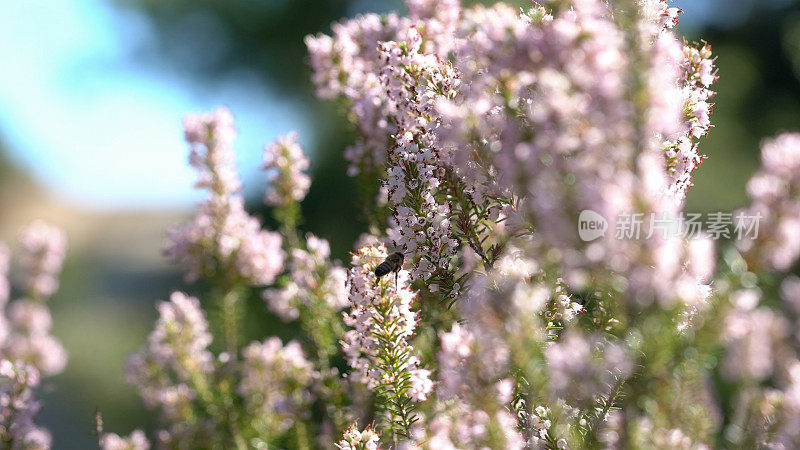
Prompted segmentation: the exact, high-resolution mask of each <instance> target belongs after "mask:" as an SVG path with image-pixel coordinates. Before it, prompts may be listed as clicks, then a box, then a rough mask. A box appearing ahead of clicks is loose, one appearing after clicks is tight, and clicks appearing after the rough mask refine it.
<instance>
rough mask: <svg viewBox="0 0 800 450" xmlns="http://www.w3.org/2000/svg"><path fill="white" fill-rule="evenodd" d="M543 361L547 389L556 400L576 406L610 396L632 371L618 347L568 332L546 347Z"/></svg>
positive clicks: (631, 366)
mask: <svg viewBox="0 0 800 450" xmlns="http://www.w3.org/2000/svg"><path fill="white" fill-rule="evenodd" d="M545 359H546V361H547V370H548V379H549V381H550V389H551V390H552V391H553V393H554V394H555V395H556V396H558V397H561V398H568V399H572V400H575V401H577V402H585V401H587V400H589V401H590V400H592V399H594V397H595V396H597V395H604V394H608V393H611V392H612V390H613V387H614V384H615V383H617V380H619V379H625V378H627V377H628V375H630V374H631V371H632V370H633V363H632V361H631V359H630V358H629V357H628V356H627V355H626V354H625V351H624V348H623V347H622V345H621V344H619V343H614V342H602V341H601V340H599V339H598V338H597V337H596V336H583V335H580V334H579V333H577V332H572V331H570V332H568V333H567V334H566V336H564V337H562V338H561V340H560V341H558V342H555V343H553V344H552V345H550V346H548V347H547V349H546V350H545Z"/></svg>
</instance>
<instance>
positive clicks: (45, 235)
mask: <svg viewBox="0 0 800 450" xmlns="http://www.w3.org/2000/svg"><path fill="white" fill-rule="evenodd" d="M20 244H21V249H20V257H19V260H20V266H21V269H22V274H21V283H22V285H23V287H24V289H25V291H26V293H27V294H28V295H30V296H31V297H33V298H34V299H46V298H47V297H50V296H52V295H53V294H54V293H55V292H56V291H57V290H58V275H59V274H60V273H61V266H62V264H63V262H64V257H65V256H66V250H67V238H66V235H65V234H64V232H63V231H61V230H60V229H58V228H56V227H52V226H49V225H47V224H45V223H44V222H41V221H36V222H33V223H32V224H31V225H30V226H29V227H28V228H26V229H25V230H23V232H22V236H21V237H20Z"/></svg>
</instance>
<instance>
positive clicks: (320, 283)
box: [262, 234, 349, 321]
mask: <svg viewBox="0 0 800 450" xmlns="http://www.w3.org/2000/svg"><path fill="white" fill-rule="evenodd" d="M306 248H307V250H302V249H299V248H295V249H292V251H291V253H290V258H289V264H288V266H289V267H288V268H289V275H290V279H289V281H288V282H287V284H286V285H285V286H284V287H282V288H272V289H267V290H265V291H264V292H263V293H262V297H263V298H264V300H266V302H267V307H268V308H269V310H270V311H272V312H273V313H275V314H276V315H277V316H278V317H280V318H281V319H283V320H284V321H290V320H295V319H297V318H298V316H299V314H300V311H299V309H298V308H299V306H300V305H305V306H307V307H309V306H311V304H312V303H313V302H316V301H319V302H321V303H322V304H324V305H326V306H327V307H328V308H330V309H331V310H332V311H334V312H338V311H340V310H342V309H344V308H345V307H346V306H347V305H348V304H349V302H348V301H347V289H346V287H345V279H346V278H347V271H346V270H345V269H343V268H342V267H341V266H340V264H339V262H338V261H335V262H331V261H330V245H329V244H328V241H326V240H325V239H322V238H318V237H316V236H314V235H313V234H308V235H307V236H306Z"/></svg>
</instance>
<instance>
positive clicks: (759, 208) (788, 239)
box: [737, 133, 800, 272]
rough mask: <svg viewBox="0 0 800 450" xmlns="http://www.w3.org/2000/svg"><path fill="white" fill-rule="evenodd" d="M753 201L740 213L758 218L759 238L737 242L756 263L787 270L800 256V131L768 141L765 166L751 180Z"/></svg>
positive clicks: (763, 154) (750, 224) (749, 224)
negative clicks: (799, 132)
mask: <svg viewBox="0 0 800 450" xmlns="http://www.w3.org/2000/svg"><path fill="white" fill-rule="evenodd" d="M747 194H748V195H749V196H750V199H751V200H752V203H751V205H750V206H749V207H748V208H746V209H744V210H742V211H739V212H738V213H737V215H739V214H743V215H744V216H745V217H754V218H757V219H753V220H748V221H745V223H744V226H745V227H748V228H750V227H757V228H756V229H755V230H754V231H756V232H757V236H758V239H755V240H752V239H745V240H740V241H738V242H737V244H738V245H739V248H740V249H741V250H742V251H744V252H746V253H747V254H748V255H749V258H750V259H752V263H753V264H758V265H760V266H765V267H768V268H770V269H773V270H777V271H781V272H786V271H788V270H789V269H791V267H792V266H793V265H794V263H795V262H796V261H797V259H798V257H800V197H798V196H800V134H797V133H786V134H782V135H780V136H777V137H775V138H773V139H770V140H767V141H765V142H764V144H763V146H762V149H761V170H759V171H758V173H756V174H755V175H754V176H753V177H752V178H751V179H750V181H749V182H748V183H747Z"/></svg>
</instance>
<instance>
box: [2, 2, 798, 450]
mask: <svg viewBox="0 0 800 450" xmlns="http://www.w3.org/2000/svg"><path fill="white" fill-rule="evenodd" d="M74 1H75V2H78V3H81V4H82V5H84V6H86V5H88V6H89V7H91V6H92V5H93V3H92V2H85V1H81V0H74ZM62 3H63V2H62ZM524 3H526V2H520V3H519V4H520V5H522V4H524ZM46 5H47V3H45V2H42V4H41V5H39V6H41V7H42V14H47V11H46V10H47V8H46ZM677 5H678V6H681V7H683V8H684V9H685V10H686V14H685V15H684V16H683V17H682V24H681V32H682V33H683V34H684V35H685V36H686V37H687V39H689V40H697V39H699V38H700V37H702V38H703V39H704V40H706V41H708V42H710V43H711V44H712V46H713V49H714V53H715V54H716V55H717V58H718V59H717V65H718V67H719V73H720V81H719V83H718V84H717V85H716V87H715V90H716V91H717V92H718V95H717V97H716V99H715V103H716V105H715V108H714V116H713V121H714V123H715V128H714V129H713V130H712V132H711V134H710V135H709V136H708V137H707V138H706V139H705V140H704V141H703V143H702V147H701V148H702V150H703V151H704V152H705V153H706V154H707V155H708V156H709V158H708V160H707V161H705V162H704V164H703V166H702V167H701V168H700V169H699V171H698V172H696V175H695V187H694V189H693V190H692V191H691V192H690V195H689V198H688V200H687V208H688V209H689V210H691V211H695V212H709V211H726V210H732V209H734V208H736V207H738V206H741V205H742V204H744V202H745V199H744V184H745V182H746V180H747V178H748V177H749V175H750V174H751V173H752V172H753V171H754V170H755V169H756V166H757V160H758V144H759V141H760V140H761V139H762V138H764V137H767V136H770V135H773V134H775V133H777V132H779V131H783V130H793V129H800V120H799V119H800V83H798V75H800V5H798V4H797V3H796V2H793V1H757V0H750V1H747V0H716V1H715V0H703V1H700V0H686V1H684V2H680V1H679V2H677ZM103 7H104V8H106V9H105V11H106V14H105V15H104V16H103V17H106V18H107V17H114V18H115V19H114V20H121V21H125V20H129V21H130V20H132V21H134V23H135V24H136V26H132V27H119V28H118V30H119V35H117V36H115V39H119V40H121V41H123V42H129V43H130V45H129V46H128V47H127V48H129V49H131V51H130V52H129V53H127V54H125V55H124V60H125V61H126V64H129V65H130V66H131V67H135V68H136V70H138V71H145V72H147V73H150V74H152V76H153V77H156V78H157V77H164V79H169V80H170V83H171V85H172V86H192V89H193V92H195V93H197V92H200V94H197V95H200V96H202V95H203V93H204V92H217V94H215V95H214V96H208V97H204V98H206V99H210V100H209V101H217V102H219V103H225V104H230V105H231V107H232V109H233V112H234V113H235V114H238V113H237V109H236V107H235V106H236V101H231V103H229V101H228V100H227V99H226V98H225V95H224V92H225V91H224V90H222V91H220V85H221V84H223V83H228V84H229V83H230V80H231V79H244V80H247V84H246V89H250V90H253V92H256V91H258V90H259V89H262V90H264V91H266V92H269V93H270V94H269V95H268V96H267V97H266V99H267V100H266V102H264V101H263V100H262V101H260V103H256V104H254V105H252V106H253V110H254V114H255V116H256V117H259V118H260V120H261V122H258V121H255V122H254V121H250V122H248V121H245V125H242V124H241V123H240V127H241V128H243V130H242V131H243V134H244V132H245V131H246V132H248V133H249V134H251V135H256V136H258V135H259V132H260V129H259V127H258V124H259V123H261V124H264V123H272V122H273V121H279V122H280V121H281V120H283V119H285V116H286V115H291V116H292V117H299V118H300V119H298V120H299V123H305V124H306V125H305V126H301V127H300V128H301V132H302V133H305V134H304V137H303V142H304V143H305V144H306V146H307V150H308V152H309V153H310V154H311V156H312V160H313V179H314V183H313V185H312V188H311V191H310V193H309V195H308V198H307V199H306V201H305V202H304V203H303V212H304V215H305V217H306V222H305V224H304V225H303V229H305V230H308V231H312V232H314V233H316V234H318V235H320V236H324V237H326V238H328V239H330V240H331V242H332V248H333V253H334V256H335V257H336V258H339V259H344V258H345V256H346V252H347V251H348V250H350V246H351V243H352V242H353V240H354V239H355V238H356V237H357V236H358V234H359V233H360V232H361V231H362V229H363V224H362V223H361V222H359V220H358V219H357V218H358V217H359V210H358V208H357V205H356V204H355V199H356V198H357V195H356V193H355V186H354V182H353V181H352V180H350V179H348V178H347V177H346V175H345V170H344V167H345V165H344V163H343V161H342V159H341V153H342V151H343V149H344V147H345V146H346V145H347V144H348V143H349V142H351V141H352V139H353V136H352V134H350V132H349V131H348V130H349V128H348V126H347V125H346V123H345V121H344V119H343V117H342V114H341V112H342V111H341V109H340V107H338V106H337V105H334V104H331V103H327V102H321V101H318V100H316V99H315V98H314V97H313V93H312V89H311V86H310V82H309V73H310V72H309V68H308V66H307V65H306V63H305V61H306V54H305V47H304V45H303V37H304V36H305V35H307V34H309V33H317V32H329V30H330V23H331V22H332V21H335V20H338V19H340V18H342V17H352V16H354V15H355V14H358V13H361V12H366V11H381V12H383V11H389V10H393V9H400V8H401V5H400V3H399V2H395V1H386V2H381V1H368V0H294V1H293V0H120V1H117V2H114V3H108V4H104V6H103ZM12 12H13V11H11V9H10V8H7V7H6V6H0V16H2V15H3V14H11V13H12ZM6 18H8V16H7V17H6ZM11 20H14V18H13V17H12V18H11ZM103 20H105V19H103ZM30 25H31V26H34V25H36V24H30ZM137 30H139V31H141V30H146V31H147V34H148V36H150V38H149V39H147V40H143V39H139V38H138V37H137V36H136V34H135V32H136V31H137ZM16 44H19V45H23V44H22V43H14V42H6V43H4V44H3V46H6V47H9V46H12V47H13V46H14V45H16ZM3 46H0V56H2V52H3V50H4V47H3ZM6 61H8V60H7V59H6ZM99 70H100V72H99V73H100V76H101V77H105V78H106V79H113V77H114V76H116V75H115V73H112V72H108V73H103V71H102V70H103V69H102V68H100V69H99ZM232 77H233V78H232ZM237 77H238V78H237ZM1 79H2V78H0V80H1ZM64 88H65V89H70V86H69V85H66V86H65V87H64ZM219 92H223V94H218V93H219ZM131 95H132V94H131ZM1 97H2V96H1V95H0V100H1V99H2V98H1ZM245 98H246V95H245ZM22 100H25V99H24V98H23V99H22ZM14 101H17V102H19V99H16V100H14ZM74 101H75V107H76V108H78V107H80V106H81V102H82V101H83V99H82V98H81V96H77V97H76V98H75V99H74ZM9 105H11V106H14V105H13V104H10V103H8V102H5V103H3V102H1V101H0V136H3V135H4V134H6V132H8V133H9V135H13V136H17V138H16V139H6V140H0V141H2V142H4V143H3V144H2V145H0V147H2V148H3V150H0V237H2V239H3V240H5V241H7V242H12V241H13V240H14V239H15V237H16V235H17V232H18V231H19V229H20V228H21V227H22V226H23V225H24V224H26V223H28V222H30V221H31V220H33V219H34V218H39V217H41V218H44V219H45V220H47V221H49V222H51V223H53V224H56V225H58V226H61V227H63V228H64V229H65V230H66V231H67V232H68V234H69V237H70V243H71V244H70V252H69V258H68V260H67V263H66V266H65V270H64V275H63V278H62V289H61V291H60V292H59V293H58V294H57V295H56V296H55V298H54V299H53V301H52V304H51V306H52V309H53V312H54V324H55V325H54V334H55V335H56V336H57V337H59V338H60V339H61V340H62V341H63V343H64V345H65V346H66V348H67V349H68V351H69V356H70V359H69V365H68V368H67V370H66V372H65V373H64V374H62V375H60V376H58V377H55V378H52V379H49V380H47V381H46V383H45V386H44V393H43V403H44V409H43V412H42V414H41V415H40V419H41V422H42V423H43V424H44V425H45V426H47V427H48V428H50V429H51V430H52V431H53V433H54V437H55V441H54V448H88V447H89V446H91V445H92V442H93V439H94V438H93V437H92V435H91V429H92V414H93V411H94V409H95V407H98V408H100V410H101V411H102V412H103V415H104V418H105V423H106V427H107V429H108V430H110V431H115V432H120V433H127V432H129V431H131V430H132V429H134V428H136V427H144V428H145V429H147V430H148V431H152V430H153V427H154V425H155V422H156V420H155V417H154V414H152V413H149V412H148V411H146V410H145V409H144V408H143V407H142V405H141V402H140V401H139V398H138V396H137V394H136V392H135V389H134V388H133V387H132V386H129V385H128V384H126V383H125V381H124V373H123V365H124V359H125V356H126V355H127V354H128V353H130V352H132V351H134V350H136V349H137V348H139V347H140V346H141V345H142V344H143V343H144V341H145V338H146V335H147V333H148V332H149V330H150V329H151V328H152V324H153V321H154V319H155V317H156V314H155V310H154V307H153V306H154V304H155V302H156V301H157V300H159V299H165V298H167V297H168V295H169V292H170V291H171V290H173V289H188V290H189V291H192V290H193V289H194V288H193V287H191V286H189V287H187V286H185V285H184V284H183V283H182V281H181V278H180V273H179V272H178V271H177V270H176V269H175V268H174V267H171V266H170V265H169V264H168V263H167V262H166V261H165V260H163V258H161V255H160V249H161V247H162V244H163V236H164V231H165V230H166V229H167V228H168V227H169V226H171V225H172V224H175V223H177V222H180V221H182V220H186V218H188V217H189V216H190V215H191V203H192V202H191V201H187V200H186V199H183V198H182V199H180V200H179V201H175V202H173V201H172V200H170V201H167V202H162V203H159V202H155V203H154V204H155V205H156V206H153V207H149V206H148V203H147V201H139V202H133V203H131V204H126V203H124V202H123V203H120V205H116V204H115V205H114V207H109V206H108V202H106V203H102V202H101V203H99V204H98V203H97V202H93V201H91V200H89V201H86V200H84V199H83V198H82V197H81V196H80V195H73V194H64V192H62V188H61V187H59V186H61V185H59V184H58V182H53V180H50V179H48V175H46V174H47V173H48V172H46V171H45V172H42V170H39V169H40V166H41V167H49V166H48V164H51V161H50V160H49V159H48V156H47V155H48V154H47V153H43V155H44V156H40V157H38V158H28V157H27V156H26V153H28V150H27V147H26V145H27V142H26V141H25V140H24V139H22V140H20V139H19V137H18V136H19V133H17V132H16V131H15V129H14V127H15V126H16V125H15V122H14V117H13V114H12V113H10V112H9V111H13V108H12V107H11V106H9ZM276 105H277V106H276ZM262 106H263V110H264V112H263V114H261V113H260V109H259V108H261V107H262ZM281 123H282V122H281ZM119 126H120V127H126V126H128V124H125V123H122V122H120V123H119ZM169 126H171V127H172V128H173V129H174V135H175V137H176V141H177V140H178V139H179V138H180V135H181V130H180V124H179V120H178V118H175V120H174V122H173V123H171V124H169ZM303 128H305V129H303ZM146 131H147V130H139V131H138V132H139V133H143V134H144V133H146ZM276 131H278V132H285V131H290V130H288V129H285V130H271V131H270V133H272V134H274V132H276ZM264 134H265V135H264V137H263V138H261V141H260V142H261V143H262V144H264V143H266V142H267V141H268V140H270V139H271V138H272V137H274V136H272V135H267V133H266V132H265V133H264ZM90 137H91V136H90ZM174 142H175V141H171V142H170V144H173V143H174ZM248 142H249V141H246V142H245V143H248ZM65 144H66V142H65ZM148 145H151V146H152V145H155V144H154V143H152V142H148ZM51 147H58V146H57V145H55V146H51ZM238 148H239V149H240V151H242V152H243V153H246V154H247V155H249V156H247V157H246V158H245V159H244V161H246V162H257V161H258V155H259V154H260V149H259V148H258V147H257V146H253V147H251V146H248V147H247V148H244V147H243V145H242V144H240V145H239V146H238ZM107 150H108V151H109V152H114V146H113V145H111V146H109V147H108V149H107ZM54 151H55V150H54ZM156 151H157V152H163V153H164V154H177V155H180V158H182V159H185V156H184V155H185V154H186V148H185V147H183V146H180V145H172V146H170V145H167V144H166V143H165V145H164V147H163V148H157V149H156ZM64 156H65V157H67V158H70V157H71V155H69V154H67V155H64ZM81 157H84V156H76V157H75V158H73V159H78V161H77V164H79V165H80V164H81V163H82V162H81V161H80V158H81ZM247 158H249V159H247ZM101 169H102V167H101ZM252 169H253V168H252V167H250V169H249V170H250V172H248V173H250V175H247V178H246V179H247V180H248V184H249V187H250V191H248V192H250V194H251V195H250V196H251V201H250V206H251V209H252V210H253V211H254V212H255V213H257V214H259V215H261V216H262V217H264V218H265V222H266V223H267V224H269V223H270V220H269V211H267V210H265V209H264V208H263V207H261V206H260V190H261V188H263V177H259V176H258V175H252ZM50 170H51V171H52V172H49V173H57V172H58V170H59V169H58V168H57V167H56V168H55V169H53V168H50ZM117 170H119V169H118V168H117ZM129 171H132V172H134V173H131V174H126V175H130V176H132V177H134V179H135V177H137V176H141V177H142V180H146V179H147V176H148V170H147V168H133V167H132V168H130V170H129ZM136 171H141V172H136ZM43 173H44V174H45V175H42V174H43ZM64 176H65V179H64V181H63V182H62V183H63V186H65V187H64V188H63V190H66V191H67V192H72V191H69V189H71V188H72V187H74V185H76V184H81V183H85V182H87V181H86V180H84V179H81V178H79V177H74V178H70V174H69V173H67V174H65V175H64ZM176 176H177V175H176ZM184 179H185V181H186V183H185V184H186V185H187V186H188V185H190V184H191V176H190V175H189V176H187V175H185V174H184V175H183V178H182V179H181V182H183V181H184ZM54 183H55V184H54ZM101 189H102V186H101ZM89 190H90V191H97V190H98V188H91V189H89ZM165 190H168V189H165ZM96 193H97V192H90V194H96ZM156 194H158V193H156ZM258 308H260V306H258ZM264 311H265V309H264ZM263 317H264V322H263V326H262V327H261V328H260V331H262V332H263V331H264V330H265V329H266V328H268V327H269V326H270V322H268V320H269V319H268V318H267V315H266V312H264V316H263Z"/></svg>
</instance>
